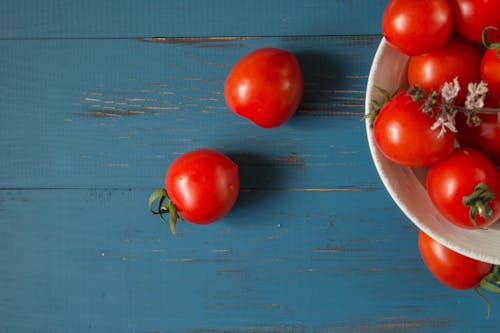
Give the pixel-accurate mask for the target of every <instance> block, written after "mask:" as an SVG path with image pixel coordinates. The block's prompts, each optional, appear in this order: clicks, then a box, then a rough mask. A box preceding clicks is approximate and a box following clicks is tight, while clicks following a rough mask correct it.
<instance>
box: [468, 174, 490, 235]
mask: <svg viewBox="0 0 500 333" xmlns="http://www.w3.org/2000/svg"><path fill="white" fill-rule="evenodd" d="M495 197H496V195H495V192H493V191H492V190H491V189H490V188H489V187H488V185H486V184H485V183H484V182H480V183H479V184H477V186H476V187H475V188H474V192H472V193H471V194H469V195H466V196H464V197H463V198H462V202H463V204H464V205H465V206H468V207H470V210H469V218H470V220H471V223H472V224H473V225H474V226H475V227H476V228H479V229H482V228H481V227H479V226H478V225H477V223H476V216H477V215H479V216H481V217H482V218H484V219H485V220H489V219H490V218H491V217H492V216H493V210H492V209H491V207H490V206H489V205H488V203H489V202H490V201H492V200H493V199H495Z"/></svg>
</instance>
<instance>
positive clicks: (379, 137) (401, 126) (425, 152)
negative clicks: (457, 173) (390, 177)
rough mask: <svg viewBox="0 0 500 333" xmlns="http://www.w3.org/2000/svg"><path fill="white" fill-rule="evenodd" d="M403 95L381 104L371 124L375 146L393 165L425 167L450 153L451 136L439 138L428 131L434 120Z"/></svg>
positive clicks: (447, 132)
mask: <svg viewBox="0 0 500 333" xmlns="http://www.w3.org/2000/svg"><path fill="white" fill-rule="evenodd" d="M420 106H421V103H416V102H413V101H412V99H411V97H410V96H409V95H408V93H407V92H406V91H402V92H400V93H398V94H397V95H396V96H394V97H393V98H391V99H390V100H389V101H388V102H387V103H385V104H384V106H383V107H382V109H381V110H380V112H379V113H378V115H377V117H376V118H375V121H374V123H373V135H374V139H375V143H376V144H377V147H378V148H379V149H380V151H381V152H382V153H383V154H384V155H385V156H386V157H387V158H388V159H390V160H392V161H393V162H396V163H399V164H402V165H407V166H412V167H419V166H428V165H430V164H432V163H434V162H436V161H438V160H440V159H442V158H444V157H445V156H447V155H448V154H450V153H451V152H452V151H453V144H454V140H455V134H454V133H453V132H451V131H449V130H447V131H446V132H445V133H444V135H443V136H441V137H439V131H440V130H439V129H434V130H432V129H431V127H432V125H433V124H434V122H435V118H433V117H429V116H428V115H426V114H425V113H424V112H422V111H421V110H420Z"/></svg>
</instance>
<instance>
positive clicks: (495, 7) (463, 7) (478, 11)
mask: <svg viewBox="0 0 500 333" xmlns="http://www.w3.org/2000/svg"><path fill="white" fill-rule="evenodd" d="M450 6H451V10H452V13H453V27H454V29H455V31H456V32H458V33H459V34H460V35H461V36H463V37H465V38H467V39H468V40H471V41H473V42H476V43H479V44H481V43H482V37H481V35H482V32H483V29H484V28H486V27H488V26H494V27H497V28H498V29H500V14H499V13H500V1H498V0H450ZM498 37H500V34H499V33H498V32H496V31H493V30H491V31H488V38H489V39H491V40H495V39H497V38H498Z"/></svg>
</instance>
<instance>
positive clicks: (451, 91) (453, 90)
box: [441, 77, 460, 103]
mask: <svg viewBox="0 0 500 333" xmlns="http://www.w3.org/2000/svg"><path fill="white" fill-rule="evenodd" d="M459 91H460V83H459V82H458V78H457V77H455V78H454V79H453V82H446V83H445V84H443V86H442V87H441V97H443V100H444V101H445V102H446V103H451V102H453V100H454V99H455V98H456V97H457V96H458V92H459Z"/></svg>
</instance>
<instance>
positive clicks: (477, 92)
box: [465, 81, 488, 126]
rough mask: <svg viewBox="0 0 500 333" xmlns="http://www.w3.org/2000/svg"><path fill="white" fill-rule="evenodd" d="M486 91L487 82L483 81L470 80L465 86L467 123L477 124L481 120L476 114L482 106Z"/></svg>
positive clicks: (470, 124)
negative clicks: (474, 81)
mask: <svg viewBox="0 0 500 333" xmlns="http://www.w3.org/2000/svg"><path fill="white" fill-rule="evenodd" d="M487 93H488V84H487V83H485V82H483V81H481V82H479V83H473V82H471V83H469V85H468V86H467V99H466V100H465V109H466V110H467V111H466V115H467V125H469V126H478V125H479V123H480V122H481V119H480V118H479V117H478V115H477V114H478V112H479V111H480V110H481V109H482V108H484V99H485V98H486V94H487Z"/></svg>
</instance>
